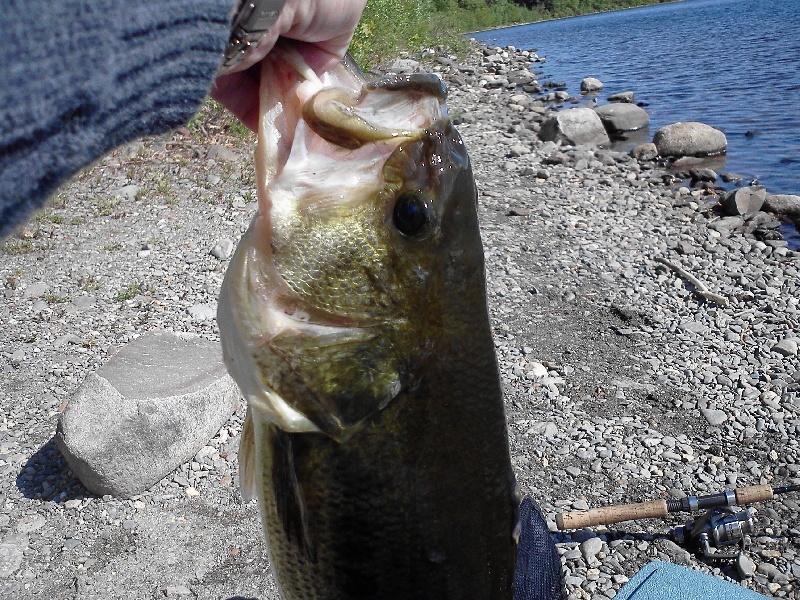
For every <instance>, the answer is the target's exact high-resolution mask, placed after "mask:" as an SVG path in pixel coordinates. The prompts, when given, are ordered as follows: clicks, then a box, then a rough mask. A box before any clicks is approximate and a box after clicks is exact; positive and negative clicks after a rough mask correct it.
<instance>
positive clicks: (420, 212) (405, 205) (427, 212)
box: [392, 193, 433, 239]
mask: <svg viewBox="0 0 800 600" xmlns="http://www.w3.org/2000/svg"><path fill="white" fill-rule="evenodd" d="M432 221H433V219H432V218H431V208H430V206H429V205H428V203H427V202H426V201H425V198H423V197H422V196H420V195H419V194H414V193H407V194H403V195H402V196H400V197H399V198H398V199H397V201H396V202H395V204H394V211H393V212H392V222H393V223H394V226H395V228H396V229H397V231H399V232H400V233H402V234H403V235H404V236H406V237H409V238H413V239H422V237H424V235H425V234H426V233H428V231H429V229H430V225H431V223H432Z"/></svg>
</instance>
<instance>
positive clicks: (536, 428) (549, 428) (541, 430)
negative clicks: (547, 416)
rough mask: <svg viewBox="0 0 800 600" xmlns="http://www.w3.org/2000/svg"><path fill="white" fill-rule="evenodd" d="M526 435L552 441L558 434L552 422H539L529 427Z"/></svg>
mask: <svg viewBox="0 0 800 600" xmlns="http://www.w3.org/2000/svg"><path fill="white" fill-rule="evenodd" d="M526 433H528V434H532V435H538V436H541V437H543V438H546V439H552V438H553V437H555V435H556V434H557V433H558V427H557V426H556V424H555V423H553V422H552V421H539V422H538V423H534V424H533V425H531V426H530V427H529V428H528V431H527V432H526Z"/></svg>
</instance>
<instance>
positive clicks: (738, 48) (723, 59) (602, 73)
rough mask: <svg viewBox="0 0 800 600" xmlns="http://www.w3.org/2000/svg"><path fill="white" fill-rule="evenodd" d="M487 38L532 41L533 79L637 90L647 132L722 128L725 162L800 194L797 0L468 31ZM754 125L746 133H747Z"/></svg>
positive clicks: (700, 1)
mask: <svg viewBox="0 0 800 600" xmlns="http://www.w3.org/2000/svg"><path fill="white" fill-rule="evenodd" d="M472 36H473V37H475V38H476V39H479V40H481V41H484V42H485V43H487V44H490V45H498V46H509V45H511V46H516V47H517V48H521V49H530V48H536V49H537V52H538V54H539V56H545V57H547V58H548V60H547V62H546V63H544V64H543V65H541V69H542V73H541V74H540V75H539V81H540V82H545V81H563V82H565V83H566V84H567V90H568V91H569V92H570V93H571V94H573V95H575V96H577V95H578V94H579V88H580V82H581V79H583V78H584V77H597V78H598V79H600V81H602V82H603V83H604V84H605V87H604V89H603V91H602V92H600V94H599V96H598V101H600V102H603V101H605V98H606V97H607V96H608V95H610V94H613V93H615V92H622V91H633V92H635V93H636V98H635V101H636V102H643V103H645V108H646V109H647V111H648V112H649V113H650V118H651V123H650V130H649V136H650V138H652V134H653V133H654V132H655V131H656V130H657V129H658V128H659V127H661V126H663V125H667V124H669V123H674V122H677V121H702V122H704V123H708V124H709V125H712V126H714V127H717V128H718V129H721V130H722V131H724V132H725V134H726V136H727V138H728V154H727V159H726V164H725V165H724V168H722V169H719V165H715V166H716V167H717V168H718V170H721V171H722V172H732V173H738V174H741V175H743V176H744V178H745V179H744V181H745V182H747V181H750V180H751V179H753V178H755V177H758V180H759V183H760V184H762V185H765V186H766V187H767V190H768V191H769V192H771V193H773V194H800V0H772V1H767V0H685V1H684V2H676V3H672V4H659V5H654V6H647V7H643V8H636V9H631V10H623V11H616V12H611V13H602V14H598V15H589V16H585V17H574V18H570V19H562V20H557V21H548V22H544V23H534V24H531V25H520V26H517V27H508V28H505V29H496V30H492V31H486V32H481V33H477V34H472ZM748 132H750V135H746V134H747V133H748Z"/></svg>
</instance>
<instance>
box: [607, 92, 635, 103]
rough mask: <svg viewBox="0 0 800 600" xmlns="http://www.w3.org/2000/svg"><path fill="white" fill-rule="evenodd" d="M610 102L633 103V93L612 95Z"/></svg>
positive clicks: (609, 98)
mask: <svg viewBox="0 0 800 600" xmlns="http://www.w3.org/2000/svg"><path fill="white" fill-rule="evenodd" d="M608 101H609V102H633V92H620V93H618V94H611V95H610V96H609V97H608Z"/></svg>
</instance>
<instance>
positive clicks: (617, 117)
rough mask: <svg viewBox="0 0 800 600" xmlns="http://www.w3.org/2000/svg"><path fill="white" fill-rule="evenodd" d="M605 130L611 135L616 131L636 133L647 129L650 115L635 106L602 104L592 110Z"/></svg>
mask: <svg viewBox="0 0 800 600" xmlns="http://www.w3.org/2000/svg"><path fill="white" fill-rule="evenodd" d="M594 112H596V113H597V116H599V117H600V120H601V121H602V122H603V125H605V127H606V129H607V130H608V131H609V132H611V133H613V132H616V131H636V130H637V129H641V128H643V127H647V125H648V124H649V123H650V115H648V114H647V111H646V110H644V109H643V108H642V107H640V106H636V105H635V104H624V103H617V104H603V105H602V106H598V107H596V108H595V109H594Z"/></svg>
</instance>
